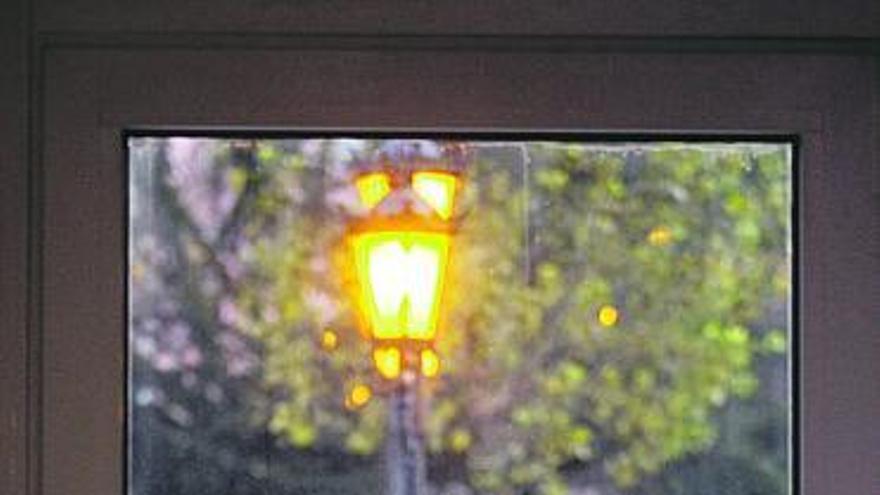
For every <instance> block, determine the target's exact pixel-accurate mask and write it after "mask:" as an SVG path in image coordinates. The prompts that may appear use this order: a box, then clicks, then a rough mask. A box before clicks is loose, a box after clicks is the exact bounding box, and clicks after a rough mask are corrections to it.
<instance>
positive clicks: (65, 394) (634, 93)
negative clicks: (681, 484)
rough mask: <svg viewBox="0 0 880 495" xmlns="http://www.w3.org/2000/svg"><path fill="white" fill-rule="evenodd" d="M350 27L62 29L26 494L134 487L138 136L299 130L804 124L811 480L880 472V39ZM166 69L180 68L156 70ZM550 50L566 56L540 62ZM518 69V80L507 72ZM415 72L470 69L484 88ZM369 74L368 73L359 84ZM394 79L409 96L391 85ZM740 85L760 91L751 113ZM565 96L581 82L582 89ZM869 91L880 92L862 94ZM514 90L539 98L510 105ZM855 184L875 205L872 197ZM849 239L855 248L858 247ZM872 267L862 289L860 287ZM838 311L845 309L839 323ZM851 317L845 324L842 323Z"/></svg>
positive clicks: (50, 46) (868, 478) (51, 88)
mask: <svg viewBox="0 0 880 495" xmlns="http://www.w3.org/2000/svg"><path fill="white" fill-rule="evenodd" d="M351 41H352V40H350V39H347V38H345V37H338V38H334V37H315V38H309V39H305V38H304V39H297V40H282V41H280V42H279V41H278V40H270V42H268V43H267V42H266V40H261V39H251V40H248V39H239V40H235V41H234V42H233V43H229V44H227V45H226V46H222V45H217V46H215V45H212V44H211V43H210V42H209V43H207V44H204V41H198V42H192V43H187V42H183V43H181V44H179V45H175V44H171V45H169V44H166V43H163V42H162V41H161V40H160V39H159V40H152V41H150V40H143V39H132V40H129V41H127V42H125V43H122V44H119V43H118V40H103V39H98V40H97V41H93V42H89V43H82V42H79V41H77V40H64V39H61V40H56V41H55V42H53V43H47V44H46V45H45V46H44V47H43V49H42V51H41V53H40V61H41V67H40V72H39V76H38V77H37V83H36V84H38V91H37V97H38V100H39V102H40V112H39V114H38V119H37V125H36V126H35V133H34V134H35V137H34V144H33V149H32V151H31V153H32V157H31V159H32V162H33V163H34V166H35V169H34V172H33V174H34V175H33V177H32V179H33V183H32V191H33V194H32V197H31V198H30V208H31V209H32V216H31V222H30V236H31V237H30V246H31V249H32V250H33V251H34V252H33V257H34V258H33V263H34V268H33V269H32V270H31V273H30V280H29V285H30V291H31V303H30V309H29V314H30V315H31V316H30V324H29V328H28V338H29V341H30V345H29V358H28V363H29V367H28V369H27V377H25V379H26V380H27V386H28V388H29V389H31V390H32V393H31V397H32V398H31V399H30V401H29V403H28V405H27V408H26V409H27V410H26V411H22V410H20V409H15V410H12V411H11V414H13V415H16V417H19V416H20V417H22V418H25V421H27V422H28V424H29V425H30V427H29V430H28V431H29V434H28V436H29V445H30V446H31V447H30V449H29V462H30V463H31V464H30V468H29V469H30V470H31V471H30V472H31V473H33V474H32V475H31V476H32V477H33V481H32V482H31V491H29V492H28V493H29V494H37V493H40V494H46V495H55V494H58V495H61V494H71V495H85V494H87V493H122V492H123V491H124V489H125V461H124V459H125V456H124V455H123V454H124V449H125V424H124V420H125V416H126V414H125V407H124V404H125V393H126V392H125V382H126V375H125V372H126V362H125V347H126V344H127V343H126V340H127V339H126V329H127V325H126V320H125V316H126V313H125V307H126V301H125V294H126V283H127V279H126V267H127V253H125V249H124V247H125V238H126V234H127V232H126V228H125V226H126V217H127V205H126V191H127V187H128V185H127V175H126V174H125V167H122V166H120V164H121V163H124V161H122V160H120V156H124V155H125V147H124V143H125V142H124V139H125V136H126V135H128V133H131V132H145V131H151V132H152V131H157V132H159V131H168V132H179V131H182V132H184V133H185V132H187V131H190V132H199V133H202V132H218V133H236V132H244V133H247V132H265V131H269V132H288V131H294V132H295V131H296V130H298V129H299V130H305V129H311V130H315V131H317V132H321V131H325V130H329V131H339V130H364V129H374V130H375V129H380V130H382V131H383V132H395V131H400V132H404V133H407V132H408V133H412V132H415V133H420V132H441V133H449V132H524V133H526V134H528V133H530V132H531V133H534V132H535V131H537V130H547V131H551V132H560V133H578V132H595V133H606V134H607V135H608V136H627V135H629V136H638V135H644V136H663V135H667V136H671V137H681V136H700V137H701V138H706V137H709V138H711V137H713V136H714V137H719V138H720V137H723V136H731V135H736V136H741V135H744V136H769V137H772V136H792V137H793V138H794V139H796V140H797V142H798V143H799V145H798V146H797V147H796V148H797V150H798V151H797V152H796V154H795V155H794V158H795V160H796V163H795V170H796V171H797V176H796V181H797V183H796V184H795V185H794V191H795V194H797V196H796V200H797V203H796V205H797V206H796V211H797V212H798V218H797V221H796V222H795V223H794V224H793V226H792V227H793V229H794V232H795V235H796V236H797V238H796V241H797V242H796V243H795V246H797V247H798V248H799V249H798V252H797V253H796V254H795V259H796V262H797V267H796V269H795V272H796V273H798V274H799V275H798V276H797V277H796V278H795V288H794V297H795V304H796V305H798V307H799V308H800V311H798V312H796V313H795V314H794V322H795V328H794V329H793V333H800V334H801V338H800V349H799V352H795V355H796V356H798V355H799V356H801V358H802V360H803V361H802V364H803V366H802V369H801V372H802V373H801V374H800V376H797V377H795V380H794V381H793V392H795V393H796V396H795V401H796V403H799V404H800V405H801V408H800V409H801V410H799V411H795V418H797V421H796V425H799V427H798V428H795V431H797V430H800V431H801V435H796V437H798V436H799V437H800V441H801V442H800V444H801V448H800V455H799V456H798V457H799V458H798V459H796V462H795V469H794V471H793V472H794V475H795V484H794V486H795V491H794V492H793V493H797V494H800V493H803V494H807V495H813V494H815V495H818V494H821V493H831V492H834V493H842V494H846V493H852V494H856V493H870V492H871V491H872V490H873V489H876V488H878V486H880V480H878V479H877V478H876V476H872V475H871V474H870V469H871V466H870V453H871V452H872V450H871V449H872V448H873V449H874V450H873V452H876V451H880V436H878V434H877V433H872V432H880V418H878V417H876V414H875V412H876V410H878V408H880V397H878V394H877V393H876V392H873V391H872V389H871V387H872V385H874V386H876V379H875V377H876V376H880V373H877V371H878V365H876V364H874V363H873V362H872V361H871V360H870V357H871V353H872V352H874V351H876V350H878V349H877V348H878V345H877V343H876V342H875V341H874V340H872V335H871V331H870V330H871V328H872V322H871V309H876V300H872V299H871V297H872V294H873V295H876V289H877V284H876V282H875V281H876V280H880V273H878V267H877V262H876V241H873V240H872V239H876V238H880V236H877V234H878V226H877V222H876V216H875V215H874V214H872V212H871V209H870V208H869V207H868V206H869V205H870V204H871V203H872V202H873V203H876V197H877V196H876V195H877V191H876V182H877V181H876V178H877V177H876V170H874V169H872V164H875V163H876V159H877V144H876V141H877V140H876V139H874V143H873V144H872V139H873V138H876V137H877V120H878V118H877V110H876V102H877V100H878V95H877V93H878V89H877V79H878V70H877V65H878V64H877V60H876V57H872V56H870V55H864V54H863V55H860V56H852V55H850V54H827V53H826V54H822V55H815V54H812V53H809V52H799V53H784V51H780V50H778V49H770V50H766V51H765V50H764V49H761V48H760V47H759V48H757V49H755V50H754V51H752V50H745V51H742V50H730V49H727V48H724V46H723V44H721V45H719V46H715V47H714V48H713V47H708V48H705V47H702V48H701V47H696V48H697V49H696V50H694V51H693V52H690V53H682V52H681V51H680V50H679V48H678V47H673V46H670V45H669V44H668V42H665V41H657V42H656V43H651V42H644V43H640V44H636V45H630V44H625V43H623V44H617V45H615V44H613V43H612V44H611V45H612V46H609V44H608V43H605V42H600V43H591V42H589V40H587V41H584V42H580V43H576V44H574V45H573V46H568V45H566V44H565V43H564V41H565V40H561V41H560V43H559V44H557V45H553V44H551V45H550V47H549V48H548V44H547V43H546V41H545V40H535V41H534V42H532V41H529V40H522V39H520V40H519V41H517V43H515V44H514V46H513V47H512V48H507V47H503V46H499V44H498V40H497V39H490V40H488V41H487V40H481V39H479V38H467V37H460V38H456V37H453V38H452V39H437V40H434V41H431V40H430V39H429V40H425V39H414V40H412V41H410V42H403V43H393V42H389V41H388V40H387V39H386V38H383V37H381V36H377V37H374V38H369V39H368V40H367V41H368V42H367V43H365V44H364V45H362V46H352V44H351ZM737 46H740V45H737ZM740 48H742V46H740ZM438 61H439V63H438ZM435 63H436V66H432V64H435ZM465 63H466V64H465ZM463 64H464V65H469V64H473V65H472V66H471V67H477V68H479V69H480V70H479V71H478V75H476V76H474V75H472V74H469V73H465V72H464V70H463V69H462V65H463ZM564 64H569V65H567V66H566V65H564ZM734 66H738V67H741V68H742V70H743V72H739V71H737V70H733V67H734ZM267 68H268V70H267ZM167 69H170V70H173V71H174V74H175V77H174V81H173V83H172V82H170V81H168V80H167V79H164V78H162V77H159V76H158V75H157V74H156V72H158V71H162V70H167ZM304 69H309V70H311V72H308V71H306V70H304ZM419 69H421V70H419ZM548 69H553V70H555V71H557V73H556V74H554V75H553V76H549V75H542V74H543V73H542V72H541V71H544V70H548ZM521 71H525V74H523V78H522V79H520V80H517V81H511V80H510V78H509V77H508V76H510V75H517V74H520V72H521ZM266 73H268V74H273V76H272V77H271V78H269V79H267V78H265V77H263V76H262V75H263V74H266ZM414 74H429V75H437V74H441V75H442V74H451V75H453V76H457V77H458V78H461V79H464V80H466V82H468V83H470V84H471V85H465V86H461V85H458V84H454V83H449V82H444V81H442V80H438V81H436V82H435V81H428V82H425V81H424V80H422V79H419V78H415V77H414ZM805 77H806V78H807V82H806V83H805V82H804V78H805ZM358 80H361V81H367V82H366V83H363V84H358V83H351V82H350V81H358ZM646 81H650V84H648V83H647V82H646ZM286 83H287V84H286ZM535 85H539V86H540V85H544V86H546V87H548V89H534V88H535V87H536V86H535ZM738 85H741V86H738ZM591 91H592V92H594V93H592V94H587V93H589V92H591ZM522 93H531V95H532V96H534V98H532V99H524V98H521V95H522ZM559 95H563V96H564V95H568V98H563V97H561V96H559ZM576 95H577V96H580V95H586V96H583V99H582V100H581V99H579V98H578V97H576ZM689 97H693V98H694V99H695V100H696V101H694V100H691V99H690V98H689ZM389 98H392V99H393V98H397V100H396V101H398V102H400V104H399V105H398V106H394V105H387V104H386V105H380V104H378V103H377V100H383V99H386V100H387V99H389ZM732 98H740V99H741V100H740V101H741V104H740V105H738V106H737V108H736V109H735V111H734V110H732V109H730V108H729V104H730V101H734V100H733V99H732ZM568 99H572V100H575V101H574V102H573V103H572V104H571V105H570V106H566V105H565V103H566V101H567V100H568ZM865 100H869V101H871V102H872V103H873V104H874V105H875V107H873V108H870V109H868V111H867V112H864V113H862V112H863V110H864V109H865V104H864V101H865ZM511 102H515V103H517V104H518V105H522V107H518V109H517V111H511V110H510V106H509V104H510V103H511ZM475 109H478V110H479V111H475ZM840 157H843V158H840ZM853 198H858V199H861V200H865V199H866V198H867V200H868V204H866V205H863V207H862V208H861V209H858V208H853V205H851V204H850V203H851V202H852V201H853ZM832 234H836V235H837V236H836V237H835V236H833V235H832ZM872 236H873V237H872ZM841 249H843V250H852V256H851V257H842V256H841V255H840V254H839V253H840V251H839V250H841ZM124 253H125V254H124ZM872 277H873V278H872ZM853 281H857V282H858V285H859V287H861V288H862V289H863V291H859V290H853V289H854V287H853V286H852V284H853ZM841 291H842V294H840V293H838V292H841ZM842 295H846V296H849V298H850V299H845V298H843V297H842ZM838 320H842V321H843V322H844V323H846V325H841V326H842V327H843V326H845V327H846V328H843V329H842V330H839V329H838V328H836V327H834V326H833V325H832V324H833V323H835V322H836V321H838ZM829 332H830V333H832V334H834V335H832V336H829V335H828V333H829ZM839 333H843V336H842V341H841V340H839V339H838V340H836V339H835V338H833V337H837V336H838V334H839ZM3 339H4V340H5V339H6V337H5V336H4V337H3ZM841 402H846V404H845V408H844V406H843V405H842V404H841ZM2 407H3V406H0V408H2ZM25 414H26V415H27V416H25ZM74 424H75V425H76V426H77V427H71V426H73V425H74ZM829 424H833V426H829ZM871 425H873V427H872V426H871ZM793 433H794V431H793ZM859 441H861V442H862V443H861V444H857V443H858V442H859ZM83 452H87V453H88V454H87V455H83ZM795 452H798V451H797V450H795ZM826 452H833V453H834V456H831V458H830V459H829V456H826V455H825V453H826Z"/></svg>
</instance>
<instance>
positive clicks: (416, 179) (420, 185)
mask: <svg viewBox="0 0 880 495" xmlns="http://www.w3.org/2000/svg"><path fill="white" fill-rule="evenodd" d="M457 183H458V179H457V178H456V177H455V175H453V174H450V173H446V172H416V173H414V174H413V178H412V188H413V190H414V191H415V192H416V194H418V195H419V197H420V198H422V200H424V201H425V203H428V205H430V206H431V208H433V209H434V211H435V212H437V215H439V216H440V218H442V219H443V220H448V219H449V217H451V216H452V210H453V206H454V199H455V186H456V184H457Z"/></svg>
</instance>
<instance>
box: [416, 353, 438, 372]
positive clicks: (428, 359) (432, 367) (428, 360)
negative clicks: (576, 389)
mask: <svg viewBox="0 0 880 495" xmlns="http://www.w3.org/2000/svg"><path fill="white" fill-rule="evenodd" d="M420 356H421V359H420V361H421V367H422V376H424V377H426V378H433V377H435V376H437V375H438V374H440V356H438V355H437V353H436V352H434V350H433V349H423V350H422V352H421V355H420Z"/></svg>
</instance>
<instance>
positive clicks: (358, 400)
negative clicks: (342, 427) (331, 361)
mask: <svg viewBox="0 0 880 495" xmlns="http://www.w3.org/2000/svg"><path fill="white" fill-rule="evenodd" d="M372 398H373V390H372V389H370V387H368V386H367V385H364V384H363V383H359V384H357V385H355V386H354V388H352V389H351V392H349V394H348V398H347V399H346V401H345V403H346V406H349V409H354V408H359V407H363V406H364V405H366V404H367V402H370V399H372Z"/></svg>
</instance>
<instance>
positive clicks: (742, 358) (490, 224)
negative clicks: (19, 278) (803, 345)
mask: <svg viewBox="0 0 880 495" xmlns="http://www.w3.org/2000/svg"><path fill="white" fill-rule="evenodd" d="M448 146H449V143H443V142H440V141H428V140H422V141H417V140H360V139H329V138H328V139H244V140H243V139H201V138H147V137H140V138H133V139H131V140H130V142H129V149H130V155H129V159H130V169H131V173H130V177H131V182H130V192H131V195H130V198H131V202H130V266H129V274H130V287H131V290H130V294H131V300H130V328H129V348H130V354H131V359H130V363H131V370H130V371H131V378H130V379H131V383H130V395H131V397H130V402H129V409H128V411H129V415H130V423H129V424H130V430H131V431H130V465H131V466H130V470H131V477H130V480H131V488H130V492H131V493H132V494H136V495H160V494H161V495H165V494H204V493H224V494H265V493H313V494H337V493H338V494H343V493H344V494H351V493H377V494H380V493H386V485H387V480H386V477H387V476H386V473H387V472H388V469H387V468H388V465H387V464H388V463H389V462H393V457H390V456H389V454H388V451H389V449H388V448H387V443H388V442H387V440H388V438H387V437H388V434H387V432H388V431H389V430H388V428H389V425H388V421H389V420H388V418H389V410H388V409H389V404H390V401H389V394H391V390H390V389H391V388H392V386H391V385H390V383H391V382H390V381H389V380H388V379H385V378H382V376H380V373H379V372H377V370H376V368H377V364H378V363H377V362H374V361H376V360H377V356H378V358H381V359H378V360H379V361H383V362H384V361H388V362H389V363H390V361H389V359H390V358H389V353H390V352H391V351H390V350H389V349H396V348H395V347H393V346H392V347H382V346H379V347H375V348H374V346H372V345H371V344H370V342H368V341H367V339H365V338H364V337H365V335H364V331H363V326H362V322H361V321H359V320H360V319H362V316H359V314H358V308H356V307H354V301H353V298H352V297H350V296H351V293H352V289H351V284H350V282H351V281H350V280H348V279H347V277H346V276H345V274H344V273H340V269H339V267H340V266H341V265H344V264H345V263H344V260H343V259H342V258H343V257H344V253H343V250H342V249H341V248H340V246H342V245H344V242H343V240H344V239H345V236H346V234H347V232H348V227H349V220H350V218H351V217H352V215H356V214H358V212H361V213H362V210H363V207H364V202H363V201H368V202H371V203H372V204H371V205H370V206H371V207H372V206H375V205H379V204H381V203H382V202H383V201H389V200H391V199H393V197H394V196H395V194H396V192H397V189H399V188H401V187H405V186H406V187H411V188H412V189H414V194H416V195H418V196H420V197H421V198H422V199H423V200H424V201H425V202H426V203H428V205H430V206H431V208H433V209H434V210H435V211H436V213H437V215H439V216H440V217H441V218H442V219H444V220H448V219H450V218H453V217H454V219H455V221H456V228H455V230H454V232H453V233H452V237H451V239H452V240H451V242H452V246H453V247H452V248H451V251H450V254H449V261H448V263H449V265H448V272H449V273H448V277H447V278H448V280H446V281H445V283H446V284H448V286H447V289H448V290H447V295H448V297H446V299H445V300H444V306H443V308H444V311H442V313H443V314H440V315H434V314H433V313H432V312H433V311H435V308H431V307H429V306H425V304H422V303H423V302H424V301H422V300H421V299H419V298H418V297H415V299H413V301H414V302H413V303H412V304H405V305H401V304H399V303H400V300H401V298H403V299H407V294H410V293H418V292H419V291H421V290H422V289H423V287H421V285H420V283H423V282H424V281H423V279H418V280H415V279H413V277H412V276H411V275H410V272H413V271H417V270H419V269H420V268H419V267H417V266H416V265H418V264H419V262H420V261H421V260H420V259H417V258H418V257H417V256H416V254H417V253H416V252H415V251H414V250H413V248H412V246H409V245H407V246H408V248H409V251H406V249H405V247H406V246H403V245H402V244H401V245H399V246H398V245H397V244H394V243H390V244H389V243H388V242H386V244H383V245H385V246H386V247H387V249H397V250H402V251H406V252H407V253H408V257H407V256H403V258H402V259H406V260H408V261H407V262H406V263H405V265H406V266H403V265H401V266H394V267H390V271H388V273H392V274H396V275H395V277H396V278H394V277H391V278H388V277H383V275H382V274H381V273H377V274H372V273H371V274H368V275H369V276H370V277H373V278H376V282H377V283H378V284H379V285H381V286H382V287H384V292H383V291H380V292H381V294H380V295H381V296H382V297H386V298H387V299H388V300H387V301H386V300H385V299H382V301H376V302H375V303H376V304H377V305H378V306H377V309H381V308H385V307H386V306H388V308H392V309H391V310H389V311H386V313H387V314H385V313H382V312H381V311H378V310H377V312H376V313H377V314H376V315H375V316H376V317H377V318H386V317H387V318H391V319H393V320H395V321H396V322H397V323H398V325H397V326H395V328H398V327H400V325H399V323H400V321H397V320H399V319H400V318H401V314H402V313H401V311H404V312H406V314H407V315H409V316H411V317H410V318H404V319H403V321H404V323H405V325H404V326H405V327H406V328H409V327H408V326H412V325H416V324H417V323H418V322H419V321H421V320H424V319H426V318H428V319H436V320H437V322H438V324H437V340H436V343H435V345H434V346H433V347H432V348H426V349H421V350H419V351H418V353H417V357H416V359H417V360H418V361H419V364H418V366H419V368H420V369H421V370H422V372H423V374H424V375H425V376H428V377H429V378H424V379H423V383H422V385H423V386H422V404H421V406H420V417H419V428H420V434H421V435H422V438H423V441H424V447H425V451H426V458H427V469H426V471H427V485H428V490H429V493H431V494H447V495H453V494H455V495H464V494H478V493H479V494H484V493H491V494H532V493H543V494H565V493H569V494H572V495H584V494H590V495H623V494H628V495H641V494H652V495H691V494H693V495H698V494H704V493H713V494H721V495H746V494H750V495H751V494H767V495H770V494H774V495H775V494H787V493H789V479H790V476H791V473H790V466H789V460H788V455H789V448H788V445H789V442H790V435H791V430H790V424H789V416H790V413H791V402H790V379H789V372H788V366H789V359H790V336H791V331H792V330H791V327H790V324H791V320H790V315H789V307H790V301H791V273H790V271H791V258H790V251H791V249H790V239H791V226H790V218H791V184H792V178H791V175H790V174H791V166H790V147H789V146H788V145H785V144H771V143H738V144H729V143H728V144H722V143H718V144H712V143H699V144H697V143H690V144H689V143H633V144H625V143H595V142H488V141H473V142H458V143H455V144H454V146H455V148H456V149H457V150H459V151H460V152H461V153H460V154H459V155H456V156H457V157H458V158H457V159H458V160H460V163H457V164H456V166H458V167H460V168H461V170H462V177H461V181H460V183H457V184H456V183H447V182H445V181H444V179H443V174H438V173H436V172H437V171H436V170H424V171H421V172H420V173H415V174H412V177H417V178H418V179H414V180H412V181H410V182H409V183H407V184H402V183H398V182H401V181H398V180H391V177H399V176H400V174H401V172H402V169H401V168H400V167H402V165H400V164H402V163H408V164H410V165H407V166H411V164H412V163H417V162H419V161H420V160H422V159H424V161H426V162H430V161H431V160H436V159H438V157H441V156H442V154H443V150H444V149H446V147H448ZM380 158H381V160H382V161H383V163H385V165H386V167H387V168H388V172H389V173H390V175H383V174H382V173H371V174H365V173H363V164H364V163H366V162H370V161H371V160H373V161H375V160H377V159H380ZM396 167H397V168H396ZM454 188H458V192H457V194H456V198H457V200H456V205H455V211H456V213H454V214H453V211H452V210H451V206H450V205H449V204H448V203H447V201H446V200H445V199H444V198H448V197H449V196H450V193H451V192H452V189H454ZM365 198H366V199H365ZM389 242H390V241H389ZM444 249H446V248H445V247H444ZM432 252H433V251H432ZM380 254H381V253H380ZM376 255H377V256H379V254H376ZM397 258H400V256H398V257H397ZM397 258H395V259H397ZM435 264H436V263H435ZM383 273H385V272H383ZM435 278H436V277H435ZM411 279H413V280H415V281H413V280H411ZM394 281H397V282H400V283H395V284H390V285H389V284H388V282H394ZM420 281H421V282H420ZM382 284H385V285H382ZM401 284H402V285H401ZM386 285H387V286H386ZM398 285H400V287H398ZM416 295H417V294H416ZM407 300H408V299H407ZM420 301H421V302H420ZM386 303H387V304H386ZM379 306H381V308H380V307H379ZM401 308H402V309H401ZM386 309H387V308H386ZM410 313H412V314H411V315H410ZM383 315H384V316H383ZM389 315H390V316H389ZM392 326H394V325H392ZM401 328H403V327H401ZM419 328H421V327H419ZM392 357H393V356H392ZM407 359H408V358H407V356H406V355H403V354H401V353H400V352H398V353H397V356H396V358H395V359H394V361H395V363H391V364H393V365H394V366H391V364H388V366H390V367H395V366H396V367H397V368H398V369H396V370H391V371H394V373H392V374H393V375H395V376H396V375H399V374H400V372H401V367H403V366H406V365H407ZM389 459H391V460H389Z"/></svg>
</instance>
